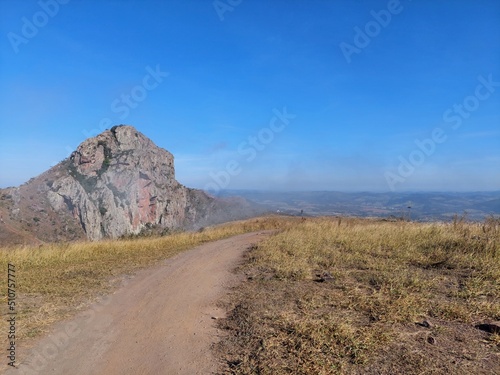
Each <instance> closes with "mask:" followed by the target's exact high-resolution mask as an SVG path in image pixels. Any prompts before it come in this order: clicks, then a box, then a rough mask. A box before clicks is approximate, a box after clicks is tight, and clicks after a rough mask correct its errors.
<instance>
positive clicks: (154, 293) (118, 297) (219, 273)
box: [7, 232, 269, 375]
mask: <svg viewBox="0 0 500 375" xmlns="http://www.w3.org/2000/svg"><path fill="white" fill-rule="evenodd" d="M267 235H269V232H259V233H249V234H243V235H239V236H235V237H232V238H229V239H225V240H220V241H216V242H212V243H207V244H204V245H201V246H198V247H196V248H194V249H192V250H189V251H187V252H184V253H181V254H179V255H177V256H175V257H173V258H170V259H168V260H166V261H164V262H163V263H162V264H160V265H158V266H155V267H154V268H149V269H146V270H142V271H140V272H138V273H137V274H136V275H135V276H134V277H133V278H131V279H129V280H128V281H126V282H125V285H123V286H122V287H121V288H120V289H118V290H117V291H116V292H115V293H113V294H111V295H109V296H107V297H106V298H104V299H103V300H102V301H100V302H98V303H96V304H94V305H93V306H91V308H90V309H88V310H87V311H85V312H83V313H81V314H79V315H78V316H76V317H75V318H74V319H72V320H70V321H65V322H61V323H59V324H58V325H56V326H55V327H54V329H53V331H52V333H51V334H50V335H49V336H47V337H44V338H42V339H41V340H40V341H39V342H38V343H37V344H36V346H35V347H34V348H33V349H32V350H30V351H29V355H26V356H23V357H26V359H25V360H24V361H23V363H21V364H20V366H19V368H18V369H17V370H14V369H12V370H9V371H8V372H7V374H17V375H19V374H43V375H45V374H52V375H68V374H72V375H101V374H102V375H115V374H116V375H127V374H131V375H141V374H148V375H163V374H166V375H171V374H190V375H192V374H211V373H215V372H216V371H217V363H216V362H215V360H214V358H212V354H211V351H210V346H211V344H212V343H214V342H217V341H218V335H219V334H220V332H218V331H217V329H216V328H215V327H214V326H215V320H214V319H213V318H214V317H221V316H223V315H224V312H223V311H220V310H219V309H218V308H217V307H216V301H217V300H219V299H220V298H221V297H222V296H223V295H224V294H225V293H227V290H228V287H229V286H231V285H233V284H235V283H236V282H237V280H236V279H237V276H236V275H235V274H233V273H232V272H231V271H232V269H234V267H235V266H236V265H237V264H238V262H239V261H240V260H241V257H242V254H243V253H244V251H245V250H246V249H248V248H249V246H251V245H252V244H254V243H257V242H258V241H260V240H261V239H263V238H265V237H266V236H267Z"/></svg>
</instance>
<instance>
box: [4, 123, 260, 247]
mask: <svg viewBox="0 0 500 375" xmlns="http://www.w3.org/2000/svg"><path fill="white" fill-rule="evenodd" d="M28 195H30V197H31V200H34V201H35V202H37V203H35V205H38V206H39V207H38V209H39V210H38V216H41V217H42V218H40V217H38V221H37V220H36V219H35V217H33V219H32V220H33V221H34V223H33V222H31V220H29V217H26V216H30V213H29V207H31V206H33V205H31V206H26V204H24V205H23V204H21V202H24V203H26V200H28ZM20 196H21V197H24V199H23V198H19V197H20ZM2 197H3V199H4V200H5V199H6V200H7V201H8V200H9V199H10V200H11V203H12V202H14V204H11V208H10V212H9V218H10V219H12V220H15V219H16V218H17V219H19V220H20V222H21V223H22V222H23V218H24V221H25V222H26V223H29V224H31V226H35V227H36V226H39V225H40V224H39V222H40V220H43V219H44V217H46V218H47V220H51V222H52V223H53V225H54V226H56V227H61V226H63V224H64V225H65V226H66V231H68V226H69V228H70V230H69V232H70V233H73V237H75V238H77V237H79V233H81V232H82V231H83V233H85V235H86V237H87V238H89V239H91V240H99V239H102V238H104V237H111V238H117V237H120V236H122V235H126V234H137V233H140V232H141V231H142V230H144V229H145V228H153V227H154V228H160V229H166V230H170V229H177V228H185V227H194V226H202V225H206V224H207V223H211V222H221V221H224V220H229V219H234V218H238V217H242V216H245V215H246V214H248V213H249V212H250V211H249V210H248V206H246V207H245V205H244V204H242V203H241V202H229V201H222V200H219V199H216V198H213V197H210V196H208V195H206V194H205V193H204V192H202V191H199V190H193V189H189V188H186V187H184V186H182V185H181V184H179V183H178V182H177V181H176V180H175V170H174V158H173V156H172V154H171V153H169V152H168V151H166V150H164V149H162V148H159V147H157V146H156V145H155V144H154V143H153V142H152V141H151V140H150V139H148V138H147V137H145V136H144V135H143V134H141V133H140V132H138V131H137V130H136V129H135V128H133V127H131V126H125V125H121V126H115V127H113V128H112V129H111V130H106V131H105V132H103V133H101V134H99V135H98V136H96V137H94V138H90V139H87V140H86V141H84V142H83V143H82V144H81V145H80V146H78V148H77V149H76V151H74V152H73V153H72V154H71V156H70V157H69V158H68V159H66V160H64V161H63V162H61V163H60V164H58V165H57V166H55V167H53V168H51V169H50V170H49V171H47V172H45V173H44V174H42V175H40V176H38V177H37V178H35V179H32V180H30V181H29V182H28V183H27V184H25V185H22V186H21V187H19V188H11V189H8V190H6V191H5V192H4V194H3V195H2ZM5 197H7V198H5ZM16 197H17V199H16ZM16 202H17V203H16ZM31 209H33V207H31ZM16 210H17V211H16ZM11 224H12V223H11ZM42 224H43V223H42ZM56 233H57V230H56ZM40 237H42V238H43V237H44V235H43V233H39V234H38V238H40ZM56 237H57V239H60V237H62V238H64V237H65V233H64V231H61V230H60V228H59V233H58V235H57V236H56ZM66 237H67V236H66ZM46 239H47V238H46ZM48 239H52V238H48Z"/></svg>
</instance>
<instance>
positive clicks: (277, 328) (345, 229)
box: [219, 218, 500, 374]
mask: <svg viewBox="0 0 500 375" xmlns="http://www.w3.org/2000/svg"><path fill="white" fill-rule="evenodd" d="M240 271H241V272H244V273H245V274H246V276H247V279H248V282H246V283H244V284H243V285H242V286H241V287H240V288H238V290H237V291H235V293H234V294H233V296H232V297H231V299H230V301H228V302H227V305H226V306H227V308H229V309H230V310H231V314H230V316H229V318H228V319H227V320H224V321H222V322H221V327H222V328H224V329H226V330H227V331H228V334H229V335H228V337H227V339H226V340H225V341H223V342H222V343H221V344H220V345H219V350H220V351H221V353H223V357H224V359H225V360H226V363H227V364H228V366H227V371H228V373H236V374H339V373H360V374H436V373H437V374H440V373H453V374H491V373H500V350H499V349H500V347H499V345H500V336H499V335H498V334H487V333H485V332H483V331H481V330H479V329H477V328H475V327H474V326H475V324H477V323H482V322H485V321H488V320H500V299H499V298H500V227H499V222H498V221H494V220H490V221H488V222H486V223H484V224H467V223H464V222H455V223H452V224H449V225H444V224H419V223H408V222H381V221H373V220H359V219H325V218H323V219H307V220H306V221H302V222H300V223H298V224H297V225H295V226H293V227H290V228H288V229H286V230H284V231H282V232H281V233H279V234H277V235H276V236H273V237H271V238H270V239H269V240H267V241H266V242H264V243H262V244H260V245H259V246H258V247H257V248H255V249H253V250H252V251H251V252H250V253H249V254H248V259H247V264H246V265H245V266H244V267H242V269H241V270H240ZM227 353H229V354H227Z"/></svg>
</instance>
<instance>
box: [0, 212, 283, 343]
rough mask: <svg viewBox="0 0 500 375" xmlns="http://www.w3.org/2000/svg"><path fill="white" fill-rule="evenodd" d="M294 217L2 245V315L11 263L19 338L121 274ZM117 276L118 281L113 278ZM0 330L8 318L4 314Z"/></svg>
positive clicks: (104, 288) (30, 334)
mask: <svg viewBox="0 0 500 375" xmlns="http://www.w3.org/2000/svg"><path fill="white" fill-rule="evenodd" d="M292 221H293V219H289V220H283V219H278V218H275V217H265V218H259V219H251V220H245V221H238V222H232V223H227V224H224V225H219V226H215V227H211V228H206V229H204V230H203V231H198V232H185V233H177V234H172V235H169V236H163V237H146V238H136V239H123V240H114V241H112V240H108V241H100V242H78V243H64V244H46V245H43V246H40V247H37V246H31V247H30V246H28V247H27V246H22V247H20V246H18V247H10V248H1V249H0V267H1V269H2V270H3V272H2V274H3V275H4V276H2V280H3V281H2V282H1V285H0V295H1V296H2V299H1V300H0V303H1V309H0V311H2V315H3V314H4V313H6V311H7V302H6V300H7V297H6V296H7V291H6V289H7V280H6V279H7V264H8V263H11V264H14V265H15V266H16V279H17V285H16V292H17V312H18V317H17V320H18V322H19V323H18V327H17V329H18V331H17V336H18V339H21V340H22V339H26V338H27V337H36V336H38V335H39V334H40V333H42V332H44V331H46V330H47V328H48V326H49V325H50V324H51V323H53V322H55V321H58V320H60V319H62V318H65V317H68V316H70V315H72V314H74V313H75V311H77V310H78V309H81V308H83V307H85V306H87V305H88V304H89V303H91V302H92V301H93V300H95V299H96V298H97V297H98V296H100V295H102V294H104V293H107V292H109V291H110V289H112V288H113V287H116V284H118V283H119V280H120V277H121V276H123V275H125V274H129V273H131V272H133V271H134V270H137V269H139V268H143V267H146V266H149V265H151V264H154V263H155V262H157V261H160V260H162V259H165V258H168V257H170V256H173V255H175V254H177V253H179V252H181V251H183V250H186V249H189V248H191V247H194V246H196V245H199V244H201V243H204V242H208V241H214V240H218V239H222V238H226V237H229V236H232V235H236V234H240V233H245V232H251V231H256V230H261V229H279V228H284V227H285V226H287V225H291V223H292ZM113 281H115V282H113ZM1 327H2V328H1V330H2V332H6V327H7V325H6V320H5V319H2V326H1Z"/></svg>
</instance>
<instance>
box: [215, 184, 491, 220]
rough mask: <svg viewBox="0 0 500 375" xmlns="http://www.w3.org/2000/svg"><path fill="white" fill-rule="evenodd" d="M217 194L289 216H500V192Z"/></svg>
mask: <svg viewBox="0 0 500 375" xmlns="http://www.w3.org/2000/svg"><path fill="white" fill-rule="evenodd" d="M219 196H221V197H233V196H240V197H244V198H246V199H248V200H250V201H253V202H256V203H259V204H262V205H265V206H266V207H268V208H269V210H272V211H274V212H278V211H279V213H283V214H292V215H300V214H301V213H302V215H313V216H319V215H349V216H362V217H369V216H375V217H382V218H396V219H397V218H405V219H408V218H410V219H412V220H418V221H449V220H452V219H453V217H454V216H455V215H458V216H462V215H465V217H466V218H467V219H469V220H483V219H484V218H486V217H488V216H490V215H500V191H496V192H470V193H454V192H415V193H411V192H408V193H370V192H359V193H343V192H335V191H309V192H272V191H252V190H226V191H222V192H221V193H220V194H219Z"/></svg>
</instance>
